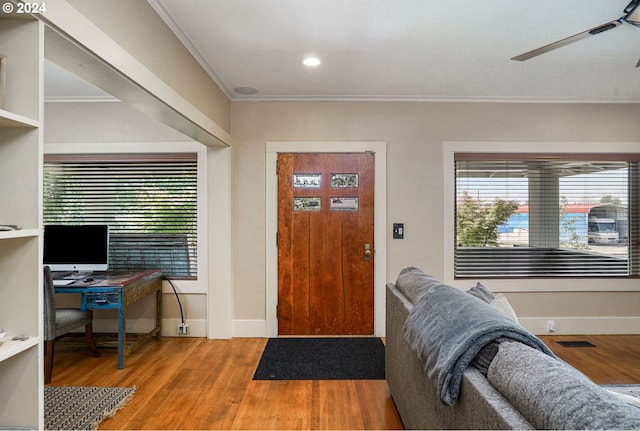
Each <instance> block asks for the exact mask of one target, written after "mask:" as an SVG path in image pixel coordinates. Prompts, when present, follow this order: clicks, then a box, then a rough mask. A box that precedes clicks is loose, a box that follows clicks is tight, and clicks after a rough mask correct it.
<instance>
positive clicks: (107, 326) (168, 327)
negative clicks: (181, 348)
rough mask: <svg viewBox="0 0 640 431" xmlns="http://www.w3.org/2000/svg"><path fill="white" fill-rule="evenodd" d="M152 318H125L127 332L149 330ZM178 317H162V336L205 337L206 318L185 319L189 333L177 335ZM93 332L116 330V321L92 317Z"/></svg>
mask: <svg viewBox="0 0 640 431" xmlns="http://www.w3.org/2000/svg"><path fill="white" fill-rule="evenodd" d="M155 323H156V322H155V320H154V319H148V318H139V319H131V320H127V332H130V333H136V332H137V333H145V332H149V331H151V330H152V329H153V328H154V326H155ZM179 323H180V319H162V332H161V335H162V336H163V337H206V336H207V321H206V319H187V321H186V322H185V323H187V324H188V325H189V333H188V334H187V335H178V331H177V328H178V324H179ZM93 331H94V332H111V333H117V332H118V321H117V320H116V319H94V320H93Z"/></svg>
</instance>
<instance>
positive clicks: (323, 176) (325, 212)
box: [278, 153, 375, 335]
mask: <svg viewBox="0 0 640 431" xmlns="http://www.w3.org/2000/svg"><path fill="white" fill-rule="evenodd" d="M374 157H375V156H374V155H373V154H369V153H359V154H351V153H348V154H342V153H341V154H324V153H321V154H306V153H294V154H279V155H278V334H279V335H372V334H373V272H374V271H373V269H374V244H373V227H374V224H373V222H374V210H373V201H374Z"/></svg>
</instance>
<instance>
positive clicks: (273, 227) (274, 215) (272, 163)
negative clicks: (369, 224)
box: [265, 141, 387, 337]
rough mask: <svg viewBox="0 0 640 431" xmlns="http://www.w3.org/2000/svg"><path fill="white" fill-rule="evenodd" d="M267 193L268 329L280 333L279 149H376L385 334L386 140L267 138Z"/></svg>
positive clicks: (377, 297)
mask: <svg viewBox="0 0 640 431" xmlns="http://www.w3.org/2000/svg"><path fill="white" fill-rule="evenodd" d="M265 147H266V148H265V189H266V190H265V195H266V217H265V218H266V241H265V242H266V250H265V256H266V262H265V269H266V302H265V305H266V310H265V317H266V332H267V337H276V336H277V335H278V319H277V316H276V308H277V306H278V248H277V246H276V233H277V232H278V177H277V175H276V162H277V160H278V153H374V154H375V180H374V221H373V223H374V227H373V236H374V244H375V250H374V252H375V259H374V270H373V279H374V281H373V330H374V335H375V336H377V337H384V336H385V286H386V280H387V240H386V226H387V143H386V142H380V141H358V142H333V141H332V142H295V141H283V142H267V143H266V146H265Z"/></svg>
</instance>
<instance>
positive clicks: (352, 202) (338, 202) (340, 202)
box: [330, 197, 358, 211]
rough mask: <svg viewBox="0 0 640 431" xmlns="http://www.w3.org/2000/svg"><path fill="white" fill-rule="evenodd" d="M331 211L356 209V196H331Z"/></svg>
mask: <svg viewBox="0 0 640 431" xmlns="http://www.w3.org/2000/svg"><path fill="white" fill-rule="evenodd" d="M330 201H331V211H358V198H343V197H339V198H331V200H330Z"/></svg>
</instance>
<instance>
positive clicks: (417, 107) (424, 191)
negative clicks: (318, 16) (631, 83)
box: [231, 102, 640, 333]
mask: <svg viewBox="0 0 640 431" xmlns="http://www.w3.org/2000/svg"><path fill="white" fill-rule="evenodd" d="M639 117H640V105H632V104H619V105H609V104H589V105H582V104H527V103H516V104H506V103H504V104H503V103H496V104H491V103H418V102H415V103H414V102H397V103H396V102H360V103H358V102H349V103H339V102H261V103H250V102H234V103H233V104H232V127H231V129H232V133H233V140H234V148H233V153H234V157H233V178H232V183H233V221H234V227H233V265H234V273H233V279H234V298H233V299H234V300H233V302H234V319H240V320H252V319H256V320H260V319H264V318H265V268H264V266H265V265H264V262H265V222H264V220H265V190H264V186H263V184H264V178H265V142H267V141H386V142H387V144H388V147H387V220H388V225H389V226H388V227H387V232H388V233H387V256H388V260H387V262H386V265H387V274H388V275H387V277H388V278H389V280H388V281H393V280H395V278H396V276H397V274H398V272H399V271H400V270H401V269H402V268H403V267H405V266H409V265H415V266H418V267H420V268H422V269H423V270H425V271H427V272H429V273H431V274H433V275H435V276H437V277H440V278H442V277H443V276H444V274H443V265H444V262H443V257H442V256H443V228H444V225H443V213H444V207H443V205H444V203H443V187H444V182H443V166H442V165H443V162H442V160H443V150H442V148H443V142H444V141H487V142H491V141H500V142H514V145H519V146H522V145H528V146H530V147H531V148H530V150H531V151H536V148H535V144H524V143H526V142H536V141H537V142H544V141H548V142H581V141H590V142H599V141H602V142H616V141H621V142H633V141H637V140H638V135H639V132H640V126H639V124H640V123H638V118H639ZM574 149H575V148H574ZM577 150H579V148H577ZM638 150H639V151H640V143H639V145H638ZM394 222H404V223H405V229H406V233H405V239H404V240H393V239H391V235H390V232H391V224H392V223H394ZM383 264H384V263H383ZM514 283H515V282H514ZM540 283H541V284H542V283H544V285H545V286H547V287H549V286H550V285H551V284H554V283H555V284H556V285H558V286H561V284H560V282H558V281H549V280H546V281H542V280H541V281H540ZM487 284H488V285H489V287H491V282H490V281H489V282H488V283H487ZM603 284H604V283H603ZM639 288H640V286H639ZM508 297H509V298H510V300H511V302H512V303H513V305H514V308H515V309H516V312H517V313H518V314H519V316H521V317H523V318H524V320H525V321H526V320H527V319H530V320H531V322H528V323H529V326H530V327H532V329H533V330H535V331H536V332H540V331H539V330H538V329H537V326H536V325H538V324H539V323H540V322H538V321H537V320H544V319H555V320H560V321H562V319H563V318H573V317H576V316H578V317H585V318H588V319H591V320H593V318H596V319H597V318H600V317H605V316H607V317H612V316H613V317H637V316H638V314H639V310H640V292H624V293H618V292H588V293H585V292H561V293H548V292H547V293H545V292H522V293H518V292H509V293H508ZM536 319H537V320H536ZM625 322H627V323H628V322H629V321H627V320H625ZM633 322H635V321H633ZM633 324H636V323H633ZM559 326H560V327H559V332H561V331H562V329H563V328H562V327H561V324H560V323H559ZM572 331H575V330H572ZM635 332H639V333H640V327H638V328H636V330H635Z"/></svg>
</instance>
